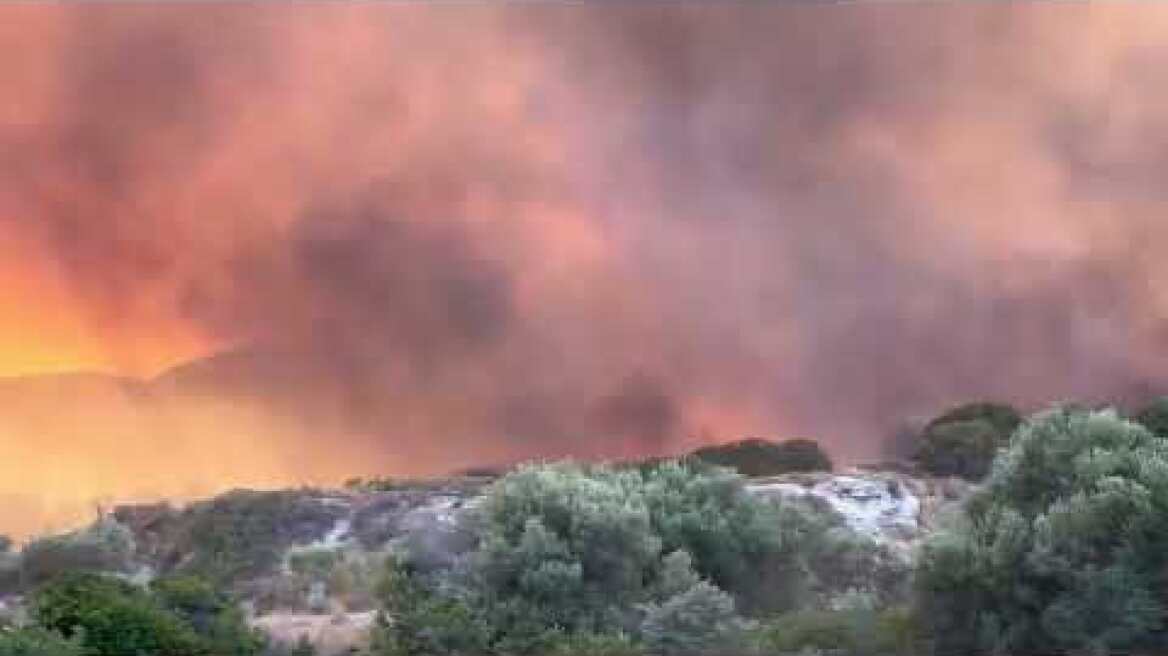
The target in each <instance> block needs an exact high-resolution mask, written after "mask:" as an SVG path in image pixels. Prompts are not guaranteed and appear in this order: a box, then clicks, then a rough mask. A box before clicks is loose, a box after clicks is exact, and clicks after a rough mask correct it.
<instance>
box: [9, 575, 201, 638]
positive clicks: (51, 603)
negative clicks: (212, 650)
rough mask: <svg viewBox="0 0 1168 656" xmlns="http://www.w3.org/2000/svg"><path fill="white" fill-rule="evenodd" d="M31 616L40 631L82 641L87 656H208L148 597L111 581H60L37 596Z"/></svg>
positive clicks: (100, 578) (88, 577)
mask: <svg viewBox="0 0 1168 656" xmlns="http://www.w3.org/2000/svg"><path fill="white" fill-rule="evenodd" d="M32 611H33V617H34V619H35V620H36V622H37V623H38V624H39V625H40V626H43V627H44V628H46V629H49V630H52V631H56V632H58V633H60V634H61V635H64V636H66V637H77V636H80V640H81V641H82V644H83V646H84V647H85V653H86V656H127V655H128V654H160V655H161V654H165V655H166V656H205V655H206V654H207V653H208V650H207V649H206V647H205V646H204V644H203V642H202V641H201V640H200V639H199V636H198V635H196V633H195V631H194V630H193V629H192V628H191V627H190V626H188V625H187V624H185V623H184V622H183V621H182V620H181V619H179V618H178V617H176V616H175V615H173V614H171V613H169V612H167V611H166V610H165V609H163V608H162V607H161V606H160V605H159V604H158V603H157V602H156V601H155V600H154V599H153V598H152V597H151V596H150V595H149V594H147V593H146V591H144V590H142V589H140V588H137V587H135V586H133V585H131V584H129V583H126V582H124V581H121V580H118V579H114V578H110V577H107V576H102V575H98V574H88V573H72V574H65V575H63V576H61V577H58V578H57V579H55V580H54V581H52V582H50V583H48V584H47V585H45V586H43V587H42V588H41V589H39V590H38V591H37V592H36V594H35V596H34V598H33V605H32Z"/></svg>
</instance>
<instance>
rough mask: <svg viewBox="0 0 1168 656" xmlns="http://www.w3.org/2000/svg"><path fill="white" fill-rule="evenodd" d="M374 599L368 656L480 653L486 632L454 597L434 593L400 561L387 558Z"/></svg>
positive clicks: (488, 637) (487, 635) (485, 646)
mask: <svg viewBox="0 0 1168 656" xmlns="http://www.w3.org/2000/svg"><path fill="white" fill-rule="evenodd" d="M378 596H379V598H380V600H381V602H382V609H383V611H384V613H383V614H381V615H380V616H379V617H378V625H377V628H376V629H375V630H374V635H373V640H372V643H373V644H372V652H373V653H374V654H377V655H378V656H412V655H415V654H418V655H422V654H481V653H484V652H486V650H487V645H488V642H489V640H490V629H489V627H488V626H487V625H486V624H485V623H484V621H483V620H482V619H481V618H480V617H479V616H478V615H477V613H475V612H474V610H473V609H472V608H471V607H470V606H468V605H467V604H466V603H465V602H464V601H463V600H462V599H459V598H458V597H456V596H450V595H441V594H438V593H436V592H435V591H434V590H432V589H431V588H430V587H429V586H427V585H426V584H425V583H424V582H423V581H421V580H420V577H419V575H418V574H416V573H415V572H414V571H412V569H411V568H410V566H409V565H408V564H406V563H404V562H402V561H401V560H399V559H397V558H390V559H389V561H388V566H387V569H386V574H385V577H384V578H383V580H382V582H381V584H380V586H379V590H378ZM391 618H392V619H391Z"/></svg>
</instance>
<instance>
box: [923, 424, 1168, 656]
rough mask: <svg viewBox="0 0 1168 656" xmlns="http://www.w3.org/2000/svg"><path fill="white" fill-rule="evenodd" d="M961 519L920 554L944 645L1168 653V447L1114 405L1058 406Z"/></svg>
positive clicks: (1022, 437)
mask: <svg viewBox="0 0 1168 656" xmlns="http://www.w3.org/2000/svg"><path fill="white" fill-rule="evenodd" d="M961 519H962V521H960V522H959V523H957V524H956V525H955V526H954V527H953V528H952V529H950V530H949V531H945V532H943V533H941V534H939V535H937V536H935V537H934V538H932V539H930V540H929V541H928V542H927V543H926V545H925V547H924V549H923V550H922V554H921V558H920V565H919V568H920V569H919V574H918V586H919V604H920V611H921V617H922V618H923V619H925V620H927V621H928V622H929V624H930V628H931V630H932V633H933V635H934V639H935V641H936V643H937V648H938V651H944V652H950V651H953V652H956V651H966V652H970V651H977V650H986V651H991V650H997V651H1013V652H1018V653H1021V652H1029V651H1034V650H1039V649H1048V650H1049V649H1063V650H1088V651H1096V652H1098V651H1107V650H1120V649H1139V648H1147V649H1152V650H1154V651H1163V650H1164V649H1166V648H1168V636H1166V635H1165V634H1164V633H1163V631H1162V630H1161V629H1162V622H1163V619H1162V618H1163V617H1164V613H1165V610H1168V585H1166V584H1168V579H1166V576H1168V575H1166V574H1165V572H1168V440H1165V439H1162V438H1158V437H1156V436H1155V435H1153V434H1152V433H1150V432H1149V431H1148V430H1147V429H1146V428H1144V427H1143V426H1141V425H1139V424H1136V423H1132V422H1128V421H1124V420H1122V419H1120V418H1119V417H1118V416H1117V415H1116V414H1115V413H1114V412H1112V411H1088V410H1084V409H1078V408H1071V409H1068V408H1063V409H1056V410H1053V411H1049V412H1047V413H1044V414H1043V415H1041V416H1039V417H1036V418H1034V419H1033V420H1031V421H1030V422H1029V423H1027V424H1026V425H1024V426H1023V427H1022V428H1021V429H1019V431H1018V432H1017V434H1016V435H1015V437H1014V439H1013V441H1012V443H1011V445H1010V447H1009V449H1008V450H1006V451H1005V452H1003V454H1002V455H1000V456H999V459H998V461H997V462H996V463H995V465H994V469H993V472H992V474H991V475H990V478H989V480H988V481H987V483H986V485H985V487H984V489H982V490H980V491H979V492H977V493H976V494H975V495H974V496H973V497H971V498H970V499H969V501H968V502H967V504H966V506H965V510H964V515H963V517H962V518H961Z"/></svg>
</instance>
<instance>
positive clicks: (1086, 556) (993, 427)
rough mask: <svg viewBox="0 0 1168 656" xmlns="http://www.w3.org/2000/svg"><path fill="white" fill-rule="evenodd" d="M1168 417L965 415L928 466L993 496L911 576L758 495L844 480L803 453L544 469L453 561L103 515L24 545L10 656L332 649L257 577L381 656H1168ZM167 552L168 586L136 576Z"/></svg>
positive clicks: (929, 442)
mask: <svg viewBox="0 0 1168 656" xmlns="http://www.w3.org/2000/svg"><path fill="white" fill-rule="evenodd" d="M1165 408H1168V403H1164V402H1158V403H1155V404H1152V405H1151V406H1149V407H1148V408H1147V409H1145V410H1143V411H1141V412H1139V413H1137V414H1136V415H1135V419H1133V420H1129V419H1125V418H1123V417H1122V416H1120V415H1119V414H1118V413H1116V412H1115V411H1111V410H1091V409H1087V408H1082V407H1077V406H1068V407H1061V408H1055V409H1052V410H1048V411H1045V412H1041V413H1038V414H1036V415H1033V416H1031V417H1029V418H1023V417H1022V416H1020V415H1019V414H1018V413H1017V412H1016V411H1014V410H1013V409H1012V408H1009V407H1008V406H1001V405H994V404H971V405H966V406H961V407H958V408H955V409H953V410H952V411H949V412H947V413H945V414H943V415H942V416H940V417H938V418H937V419H936V420H934V421H932V422H930V423H929V424H928V425H927V426H926V427H925V428H924V429H923V430H922V432H921V434H920V436H919V441H918V447H917V453H916V462H917V464H918V466H919V467H920V469H921V470H922V471H923V472H926V473H931V474H934V475H938V476H957V477H963V478H967V479H971V480H977V481H981V482H980V484H979V485H978V486H976V487H975V488H974V492H973V493H972V494H971V495H970V496H969V497H968V498H967V499H966V500H965V501H964V503H963V504H962V505H961V507H960V510H959V511H958V512H955V513H953V514H952V515H951V516H948V517H945V518H944V521H943V522H942V525H941V526H940V527H938V528H937V529H936V530H935V531H934V532H933V534H931V535H930V536H929V537H928V538H927V539H926V540H924V542H923V544H921V545H920V547H919V549H918V553H916V554H915V555H914V557H913V558H911V559H906V558H902V557H898V556H897V555H896V554H894V553H890V552H889V551H888V550H887V549H886V548H884V547H883V546H881V545H880V544H878V543H876V542H874V541H873V540H872V539H870V538H868V537H866V536H864V535H861V534H858V533H857V532H856V531H854V530H852V529H851V528H849V526H848V525H847V523H846V522H844V521H843V519H842V518H841V516H840V515H838V514H836V513H835V512H833V511H832V510H831V509H830V508H825V507H823V506H822V505H817V504H814V503H811V502H810V501H807V500H802V499H799V498H781V499H775V498H762V497H759V496H757V495H753V494H751V493H749V492H748V491H747V490H746V488H745V486H744V482H745V479H744V478H743V475H742V474H740V473H738V472H744V473H746V474H748V475H771V474H775V473H780V472H790V471H806V470H819V469H830V467H831V463H830V460H828V459H827V458H826V456H824V455H823V454H822V452H820V451H819V450H818V447H816V446H815V445H814V443H805V442H799V443H787V444H785V445H778V446H775V445H768V444H766V443H760V442H757V441H746V442H742V443H737V444H732V445H724V446H722V447H717V448H710V449H704V450H703V451H702V452H699V453H697V454H695V455H694V456H693V457H687V458H683V459H681V460H666V461H659V462H648V463H641V464H639V465H638V466H635V467H628V466H607V465H590V464H579V463H553V464H533V465H527V466H523V467H520V468H517V469H515V470H513V471H511V472H510V473H508V474H506V475H505V476H502V477H501V478H499V479H498V480H496V481H495V482H494V483H492V484H490V485H489V486H488V487H486V488H485V489H484V494H483V496H482V498H481V499H480V503H478V504H477V505H476V507H475V508H474V509H473V512H469V513H468V514H467V515H466V517H467V518H468V519H467V521H468V522H469V526H467V527H465V528H466V529H467V530H468V531H473V536H474V539H473V540H471V541H470V542H468V543H467V544H466V545H465V548H460V549H457V550H454V551H452V553H451V554H448V557H443V558H435V557H434V556H433V554H432V553H429V552H427V551H426V549H425V548H423V545H418V544H413V543H411V542H409V541H403V542H395V543H392V544H388V545H386V548H385V549H384V550H383V551H379V550H376V549H366V548H364V547H362V549H361V550H358V551H353V550H343V549H337V548H334V547H332V546H330V545H327V544H325V545H315V546H313V545H308V546H303V545H302V546H295V545H296V544H297V537H298V534H300V533H304V534H319V533H320V527H321V526H327V525H328V524H329V522H331V521H333V520H334V519H335V518H334V517H333V516H331V515H330V514H329V512H328V511H327V508H326V509H324V510H322V509H321V508H314V507H312V506H310V505H307V504H305V503H303V501H302V500H301V499H300V498H299V497H297V496H296V495H295V494H294V493H291V492H278V493H258V492H257V493H251V492H235V493H230V494H228V495H224V496H222V497H220V498H218V499H215V500H212V501H209V502H204V503H202V504H196V505H195V506H192V507H191V508H188V509H184V510H182V511H166V512H163V511H160V512H159V514H158V516H157V517H152V518H150V521H149V522H148V524H149V526H150V527H151V530H152V531H154V533H151V535H155V536H157V537H158V540H157V541H156V542H154V543H150V542H148V541H147V542H144V541H143V540H142V539H139V540H138V541H137V542H135V540H134V539H133V536H132V535H131V534H130V532H129V531H128V529H126V528H125V526H123V525H122V524H120V523H119V522H117V521H114V520H113V519H110V518H105V519H103V520H101V521H98V522H96V523H95V524H94V525H92V526H91V527H89V528H87V529H84V530H81V531H77V532H74V533H71V534H67V535H62V536H56V537H50V538H44V539H41V540H36V541H33V542H31V543H29V544H27V545H25V546H24V547H23V548H22V549H20V550H14V549H11V548H9V545H8V544H3V545H0V546H2V547H3V548H0V586H2V587H3V589H5V590H7V591H9V592H19V593H21V594H23V595H24V599H25V603H24V604H23V612H22V613H21V614H17V615H16V616H13V617H9V618H8V619H7V620H4V619H0V625H2V626H4V628H0V656H136V655H139V654H142V655H157V656H250V655H256V656H259V655H261V654H276V653H284V654H291V653H295V654H300V655H307V654H311V653H312V652H313V650H312V647H311V645H308V644H300V645H292V646H279V645H275V644H272V643H271V641H269V640H267V639H266V638H265V636H263V635H262V634H261V633H259V632H257V631H256V630H253V629H251V628H249V626H248V623H247V622H246V613H245V611H244V609H243V608H242V607H241V605H240V604H239V603H238V602H239V601H240V600H242V599H243V598H244V597H247V599H248V601H249V602H250V603H252V604H254V603H255V602H256V599H257V598H259V597H260V596H262V595H258V594H257V593H256V591H255V590H254V589H249V588H247V587H240V586H239V585H236V583H237V580H240V579H245V578H248V577H252V578H254V577H255V576H258V575H260V574H264V573H267V574H269V575H272V576H274V577H275V579H274V580H279V581H282V582H284V583H283V584H284V585H288V586H290V591H289V593H288V594H289V595H290V596H291V597H295V598H296V599H299V600H301V601H300V602H298V603H305V602H304V601H303V600H304V599H305V598H306V597H305V596H306V595H308V594H309V591H311V590H318V591H321V590H323V591H324V594H326V595H327V597H328V598H330V599H345V600H347V601H345V603H344V604H343V605H344V606H346V607H350V608H351V607H355V606H361V607H371V608H376V609H377V610H378V620H377V622H376V624H375V627H374V628H373V630H372V635H371V636H370V639H369V641H368V646H367V647H362V649H363V650H364V652H365V653H366V654H367V656H412V655H418V656H421V655H428V654H429V655H436V656H443V655H450V656H453V655H500V656H502V655H507V654H516V655H521V654H552V655H559V656H632V655H645V656H650V655H674V654H676V655H695V656H700V655H723V654H725V655H728V654H744V655H752V654H753V655H757V656H762V655H764V654H765V655H795V654H824V655H826V654H834V655H838V656H942V655H949V654H1048V653H1049V654H1108V653H1124V654H1148V655H1151V654H1162V653H1166V652H1168V630H1166V627H1165V626H1164V618H1165V616H1166V615H1168V574H1166V572H1168V439H1165V438H1164V437H1162V436H1161V434H1162V433H1163V431H1165V429H1166V427H1168V422H1165V421H1164V417H1165V416H1168V410H1165ZM735 469H736V470H738V471H734V470H735ZM361 489H362V490H364V489H365V488H361ZM370 489H373V488H370ZM378 489H380V488H378ZM167 512H170V513H180V512H181V513H193V514H190V515H184V516H183V521H181V522H176V521H175V519H174V517H173V516H171V515H168V514H166V513H167ZM310 529H311V530H310ZM168 531H169V532H170V533H169V534H168ZM163 537H166V539H163ZM367 541H368V542H371V543H376V542H377V540H372V539H370V540H367ZM175 545H181V547H182V549H181V557H180V551H175V549H176V547H175ZM144 551H145V552H149V555H151V556H152V558H153V560H152V561H151V562H153V563H156V564H158V568H157V569H156V570H152V571H144V570H143V569H142V568H141V567H140V566H139V565H135V563H141V562H142V558H141V557H142V552H144ZM172 552H173V553H172ZM249 580H250V579H249ZM269 594H270V591H269ZM284 601H285V602H287V600H284ZM318 610H322V611H323V610H325V609H324V608H321V609H318ZM281 650H282V651H281ZM321 656H331V655H321Z"/></svg>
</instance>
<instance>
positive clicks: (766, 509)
mask: <svg viewBox="0 0 1168 656" xmlns="http://www.w3.org/2000/svg"><path fill="white" fill-rule="evenodd" d="M475 521H477V522H479V524H480V525H481V526H482V527H483V528H482V533H481V540H480V543H479V545H478V547H477V548H476V549H475V550H474V551H472V552H471V553H470V554H468V555H467V556H466V557H464V558H463V559H462V560H461V561H460V562H459V564H458V565H457V566H455V567H454V568H453V569H451V570H437V571H433V570H421V569H415V568H413V567H411V566H410V563H409V562H407V561H404V560H402V559H400V558H395V559H394V561H393V563H392V564H391V567H390V569H389V572H388V573H387V576H386V582H385V584H384V585H383V587H382V591H381V595H380V596H381V600H382V607H383V609H384V610H385V611H386V619H385V620H384V621H383V622H382V625H381V627H380V628H379V629H378V631H377V639H376V640H375V653H377V654H382V655H393V656H397V655H400V654H422V653H431V654H456V653H473V652H474V651H475V650H476V649H477V650H485V651H486V652H488V653H500V654H516V653H550V652H553V651H554V650H556V649H561V650H562V649H577V650H583V651H581V653H602V652H603V651H604V650H609V652H612V653H622V652H621V650H623V649H625V648H626V647H635V648H637V649H640V648H642V646H646V645H647V646H648V647H649V648H652V649H655V650H658V651H662V650H664V651H677V652H692V651H696V650H698V649H700V648H704V647H703V646H710V645H712V644H714V643H716V642H720V641H721V642H727V641H730V638H731V636H732V634H733V633H734V632H735V630H736V629H737V628H738V627H739V626H740V621H739V619H738V615H737V613H736V605H740V606H741V607H742V608H743V609H744V610H746V611H747V612H754V613H761V612H769V611H772V610H784V609H788V608H790V607H791V606H792V605H794V604H795V603H797V601H798V600H799V599H802V598H804V596H803V595H804V594H805V592H806V591H809V590H811V589H813V588H814V579H815V577H814V571H815V569H816V567H817V564H816V563H813V562H812V558H811V556H812V555H813V554H818V555H823V556H824V558H823V562H824V563H826V562H828V561H829V560H830V558H828V557H826V555H825V554H827V553H829V552H830V551H831V549H829V548H827V547H825V546H824V545H821V544H819V541H824V540H827V537H826V536H827V534H828V533H829V532H831V531H832V530H834V529H835V528H838V526H835V525H834V522H836V521H838V517H833V518H831V519H830V520H828V519H824V518H822V517H820V514H819V513H817V512H815V511H813V510H812V509H811V508H809V507H808V506H806V505H804V504H794V503H792V504H785V503H784V504H779V503H775V502H770V501H764V500H761V499H758V498H756V497H754V496H753V495H751V494H749V493H748V492H747V491H746V490H745V488H744V486H743V481H742V478H741V477H740V476H739V475H737V474H734V473H732V472H730V471H729V470H726V469H723V468H709V467H705V466H696V465H694V464H693V463H678V462H672V461H670V462H661V463H657V464H654V465H646V466H643V467H638V468H620V467H618V468H610V467H606V466H583V465H576V464H571V463H561V464H555V465H538V466H526V467H522V468H520V469H518V470H517V471H515V472H513V473H511V474H509V475H507V476H506V477H504V478H502V479H500V480H499V481H497V482H496V483H495V484H494V485H493V486H492V487H491V488H490V490H489V492H488V494H487V496H486V498H485V499H484V502H483V504H482V506H481V507H480V508H479V510H478V516H477V518H476V519H475ZM833 527H834V528H833ZM390 618H391V619H390ZM622 635H623V636H625V637H620V636H622ZM629 641H631V642H629ZM626 643H629V644H626ZM586 647H587V648H586ZM589 649H590V650H592V651H591V652H589V651H587V650H589Z"/></svg>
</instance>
